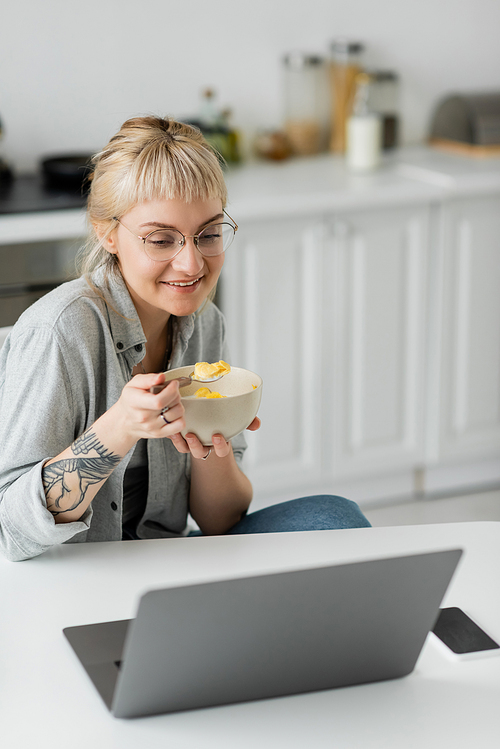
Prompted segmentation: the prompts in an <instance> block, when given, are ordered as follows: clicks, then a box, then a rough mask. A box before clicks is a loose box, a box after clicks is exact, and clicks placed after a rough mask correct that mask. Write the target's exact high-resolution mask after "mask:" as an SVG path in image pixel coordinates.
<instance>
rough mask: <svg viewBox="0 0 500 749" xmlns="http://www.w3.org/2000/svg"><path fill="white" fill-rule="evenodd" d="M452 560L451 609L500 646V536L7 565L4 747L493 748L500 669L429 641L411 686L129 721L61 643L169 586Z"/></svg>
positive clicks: (99, 550) (2, 640) (176, 548)
mask: <svg viewBox="0 0 500 749" xmlns="http://www.w3.org/2000/svg"><path fill="white" fill-rule="evenodd" d="M452 547H461V548H463V549H464V550H465V555H464V557H463V558H462V561H461V562H460V566H459V568H458V571H457V573H456V575H455V577H454V580H453V582H452V585H451V587H450V589H449V591H448V594H447V597H446V599H445V602H444V605H449V606H451V605H457V606H461V607H462V608H464V609H465V610H466V611H467V612H468V613H469V614H470V615H472V616H473V617H474V618H475V619H476V621H478V622H480V623H481V624H483V626H484V627H485V628H486V629H487V630H488V631H489V632H490V633H491V634H492V635H493V636H494V637H496V639H500V595H499V589H500V588H499V582H498V571H499V570H500V523H457V524H446V525H428V526H408V527H398V528H373V529H359V530H349V531H316V532H306V533H286V534H278V535H271V534H269V535H253V536H228V537H216V538H190V539H175V540H167V541H139V542H122V543H103V544H75V545H65V546H61V547H58V548H54V549H52V550H51V551H49V552H48V553H46V554H45V555H42V556H41V557H38V558H37V559H33V560H30V561H27V562H18V563H10V562H7V561H5V560H3V559H0V595H1V601H2V613H1V616H0V693H1V698H0V727H1V728H0V736H1V739H0V740H1V743H2V746H4V747H9V749H10V747H20V748H21V749H24V747H35V746H36V747H37V749H45V748H46V747H47V748H48V747H51V749H53V748H59V747H65V746H68V747H71V749H83V748H85V749H89V747H96V749H100V747H106V749H112V748H113V747H116V748H117V749H128V748H129V747H130V748H131V747H134V748H135V747H138V748H142V747H147V748H148V749H156V748H157V747H158V748H159V747H161V748H162V749H165V748H166V747H169V748H170V747H172V748H173V747H175V748H177V747H179V748H181V747H182V749H188V748H189V747H192V748H193V749H211V748H212V747H213V748H214V749H215V748H216V749H225V748H227V749H246V748H247V747H252V749H257V748H259V749H260V747H269V748H271V747H272V749H277V748H279V747H286V749H294V748H295V747H297V749H299V748H300V749H304V748H305V747H328V748H329V749H331V748H332V747H335V749H337V748H339V749H343V748H346V749H357V748H358V747H359V748H360V749H372V748H373V749H374V748H375V747H383V748H384V749H387V748H388V747H394V748H395V749H396V748H397V749H411V748H412V747H415V749H423V748H424V747H425V749H431V748H432V747H439V748H440V749H442V748H443V747H453V749H459V748H460V747H464V749H465V747H466V748H467V749H470V747H471V746H476V747H478V749H488V748H489V747H492V748H493V747H495V749H496V748H497V747H498V746H500V719H499V704H500V656H494V657H490V658H488V659H474V660H472V661H469V662H456V661H454V660H453V659H452V658H451V657H447V655H446V654H445V653H443V652H442V651H441V650H440V647H439V643H437V642H436V641H435V638H434V636H433V635H430V636H429V638H428V640H427V642H426V644H425V646H424V650H423V652H422V654H421V657H420V658H419V661H418V663H417V667H416V669H415V671H414V672H413V673H412V674H411V675H410V676H408V677H406V678H404V679H397V680H394V681H389V682H383V683H379V684H369V685H363V686H356V687H349V688H347V689H336V690H329V691H325V692H318V693H314V694H306V695H297V696H292V697H286V698H279V699H273V700H263V701H258V702H252V703H245V704H239V705H231V706H225V707H217V708H210V709H204V710H196V711H189V712H184V713H177V714H172V715H162V716H155V717H150V718H142V719H138V720H129V721H123V720H117V719H115V718H113V717H112V716H111V715H110V713H108V711H107V709H106V708H105V706H104V704H103V703H102V702H101V698H100V697H99V695H98V694H97V692H96V691H95V690H94V688H93V686H92V684H91V683H90V681H89V680H88V677H87V675H86V674H85V672H84V670H83V668H82V667H81V666H80V663H79V662H78V660H77V659H76V656H75V655H74V653H73V651H72V650H71V648H70V646H69V645H68V643H67V642H66V640H65V638H64V636H63V634H62V629H63V627H66V626H70V625H77V624H84V623H90V622H98V621H106V620H111V619H121V618H129V617H132V616H134V614H135V609H136V603H137V600H138V596H139V595H140V593H142V592H143V591H145V590H147V589H150V588H155V587H161V586H165V585H169V584H171V583H179V582H183V581H186V582H188V581H194V580H196V581H202V580H214V579H221V578H224V577H237V576H239V575H245V574H251V573H255V572H262V571H266V570H269V571H277V570H283V569H292V568H295V567H297V566H300V565H308V566H315V565H319V564H324V563H328V562H335V561H338V562H342V561H351V560H359V559H365V558H377V557H383V556H390V555H394V554H398V553H402V554H406V553H408V554H409V553H413V552H418V551H426V550H435V549H444V548H452Z"/></svg>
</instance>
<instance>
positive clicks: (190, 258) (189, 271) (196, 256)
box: [171, 237, 204, 276]
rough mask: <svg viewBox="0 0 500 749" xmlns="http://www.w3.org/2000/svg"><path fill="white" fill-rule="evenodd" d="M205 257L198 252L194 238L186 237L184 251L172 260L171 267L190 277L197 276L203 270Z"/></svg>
mask: <svg viewBox="0 0 500 749" xmlns="http://www.w3.org/2000/svg"><path fill="white" fill-rule="evenodd" d="M203 263H204V261H203V255H202V254H201V253H200V252H199V251H198V249H197V247H196V245H195V243H194V239H193V237H186V242H185V244H184V247H183V248H182V250H181V251H180V252H179V253H178V254H177V255H176V256H175V257H174V258H173V259H172V261H171V267H172V268H175V270H178V271H182V272H183V273H185V274H186V275H188V276H196V275H198V273H199V272H200V271H201V270H202V269H203Z"/></svg>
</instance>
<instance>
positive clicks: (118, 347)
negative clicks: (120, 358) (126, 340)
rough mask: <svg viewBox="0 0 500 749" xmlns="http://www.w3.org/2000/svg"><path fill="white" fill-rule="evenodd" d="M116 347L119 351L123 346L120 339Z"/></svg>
mask: <svg viewBox="0 0 500 749" xmlns="http://www.w3.org/2000/svg"><path fill="white" fill-rule="evenodd" d="M116 348H117V349H120V351H121V350H122V348H123V343H122V342H121V341H118V343H117V344H116Z"/></svg>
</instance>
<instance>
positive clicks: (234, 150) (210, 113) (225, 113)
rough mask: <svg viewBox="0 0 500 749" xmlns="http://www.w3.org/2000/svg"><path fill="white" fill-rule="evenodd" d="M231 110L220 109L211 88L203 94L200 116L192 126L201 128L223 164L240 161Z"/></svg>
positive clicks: (237, 139)
mask: <svg viewBox="0 0 500 749" xmlns="http://www.w3.org/2000/svg"><path fill="white" fill-rule="evenodd" d="M230 118H231V110H230V109H228V108H226V109H222V110H221V109H219V107H218V106H217V96H216V93H215V91H213V90H212V89H210V88H207V89H205V90H204V91H203V92H202V100H201V106H200V110H199V115H198V117H197V118H196V119H195V120H191V124H193V125H196V126H197V127H199V128H200V130H201V132H202V133H203V135H204V136H205V138H206V140H207V141H208V143H210V145H211V146H212V148H214V149H215V151H216V152H217V153H218V154H219V155H220V156H221V158H222V161H223V163H224V162H226V163H236V162H238V161H240V158H241V156H240V148H239V133H238V132H237V130H235V129H234V128H233V127H232V126H231V123H230Z"/></svg>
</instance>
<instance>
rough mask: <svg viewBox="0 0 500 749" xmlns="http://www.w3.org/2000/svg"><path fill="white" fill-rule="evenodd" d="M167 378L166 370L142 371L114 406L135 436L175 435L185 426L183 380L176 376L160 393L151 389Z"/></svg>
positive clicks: (130, 433)
mask: <svg viewBox="0 0 500 749" xmlns="http://www.w3.org/2000/svg"><path fill="white" fill-rule="evenodd" d="M164 382H165V374H164V373H163V372H160V373H158V374H138V375H135V377H132V379H131V380H130V382H127V384H126V385H125V387H124V388H123V390H122V393H121V396H120V398H119V399H118V401H117V403H116V404H115V407H114V408H115V409H116V410H118V411H119V414H120V421H121V423H122V426H123V428H124V429H125V430H126V432H127V434H128V435H129V436H130V437H131V438H133V439H135V440H138V439H141V438H146V439H151V438H153V439H154V438H160V437H171V436H172V435H173V434H176V433H178V432H180V431H182V430H183V429H184V428H185V426H186V422H185V420H184V406H183V405H182V403H181V396H180V393H179V383H178V382H177V381H176V380H174V381H173V382H171V383H170V384H169V385H167V387H165V388H164V389H163V390H161V391H160V392H159V393H151V392H150V388H152V387H153V386H154V385H161V384H163V383H164ZM162 411H163V415H162Z"/></svg>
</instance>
